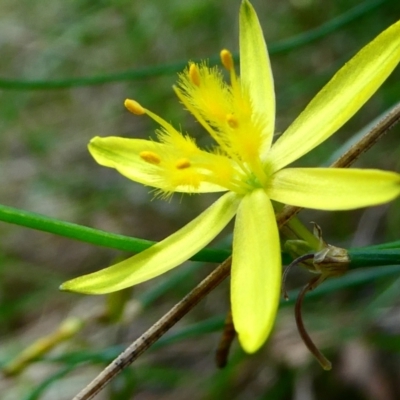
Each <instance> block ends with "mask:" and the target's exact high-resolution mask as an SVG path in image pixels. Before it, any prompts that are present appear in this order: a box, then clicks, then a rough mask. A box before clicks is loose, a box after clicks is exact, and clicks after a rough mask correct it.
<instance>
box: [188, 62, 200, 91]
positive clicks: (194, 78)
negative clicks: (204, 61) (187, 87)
mask: <svg viewBox="0 0 400 400" xmlns="http://www.w3.org/2000/svg"><path fill="white" fill-rule="evenodd" d="M189 78H190V81H191V82H192V83H193V84H194V85H196V86H200V72H199V68H198V67H197V65H196V64H190V67H189Z"/></svg>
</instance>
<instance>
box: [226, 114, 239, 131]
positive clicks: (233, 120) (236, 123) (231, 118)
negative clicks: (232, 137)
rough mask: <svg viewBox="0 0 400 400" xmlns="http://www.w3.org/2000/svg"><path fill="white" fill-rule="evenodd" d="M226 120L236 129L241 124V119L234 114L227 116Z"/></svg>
mask: <svg viewBox="0 0 400 400" xmlns="http://www.w3.org/2000/svg"><path fill="white" fill-rule="evenodd" d="M226 122H227V123H228V125H229V126H230V127H231V128H232V129H236V128H237V127H238V126H239V121H238V119H237V118H236V117H235V116H234V115H233V114H228V115H227V116H226Z"/></svg>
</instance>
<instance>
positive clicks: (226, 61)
mask: <svg viewBox="0 0 400 400" xmlns="http://www.w3.org/2000/svg"><path fill="white" fill-rule="evenodd" d="M220 57H221V63H222V65H223V66H224V67H225V69H226V70H228V71H231V70H232V69H233V66H234V62H233V57H232V53H231V52H230V51H229V50H226V49H223V50H221V53H220Z"/></svg>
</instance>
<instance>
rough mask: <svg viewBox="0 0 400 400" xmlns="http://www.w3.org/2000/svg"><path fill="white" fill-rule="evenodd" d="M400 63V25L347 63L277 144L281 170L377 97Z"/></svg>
mask: <svg viewBox="0 0 400 400" xmlns="http://www.w3.org/2000/svg"><path fill="white" fill-rule="evenodd" d="M399 60H400V21H399V22H397V23H395V24H394V25H392V26H390V27H389V28H388V29H386V30H385V31H383V32H382V33H381V34H380V35H378V36H377V37H376V38H375V39H374V40H373V41H372V42H370V43H369V44H367V45H366V46H365V47H364V48H363V49H361V51H359V52H358V53H357V54H356V55H355V56H354V57H353V58H352V59H351V60H350V61H349V62H348V63H346V64H345V65H344V66H343V67H342V68H341V69H340V70H339V71H338V72H337V73H336V75H335V76H334V77H333V78H332V79H331V80H330V82H328V84H327V85H326V86H325V87H324V88H323V89H322V90H321V91H320V92H319V93H318V94H317V95H316V96H315V97H314V99H313V100H312V101H311V102H310V104H309V105H308V106H307V107H306V109H305V110H304V111H303V112H302V113H301V114H300V115H299V117H298V118H297V119H296V120H295V121H294V122H293V123H292V124H291V125H290V126H289V128H288V129H287V130H286V132H285V133H284V134H283V135H282V136H281V137H280V138H279V139H278V140H277V141H276V143H275V144H274V145H273V147H272V149H271V152H270V154H269V156H268V157H269V160H270V162H271V164H272V168H273V170H275V171H276V170H278V169H281V168H283V167H285V166H286V165H288V164H290V163H291V162H292V161H295V160H297V159H298V158H300V157H301V156H302V155H304V154H306V153H308V152H309V151H310V150H312V149H313V148H314V147H316V146H318V145H319V144H320V143H322V142H323V141H324V140H326V139H327V138H328V137H330V136H331V135H332V134H333V133H335V132H336V131H337V130H338V129H339V128H340V127H341V126H342V125H343V124H344V123H345V122H347V121H348V120H349V119H350V118H351V117H352V116H353V115H354V114H355V113H356V112H357V111H358V110H359V109H360V108H361V106H362V105H363V104H364V103H365V102H366V101H367V100H368V99H369V98H370V97H371V96H372V95H373V94H374V93H375V91H376V90H377V89H378V88H379V86H380V85H381V84H382V83H383V82H384V81H385V80H386V78H387V77H388V76H389V75H390V73H391V72H392V71H393V69H394V68H395V67H396V65H397V64H398V62H399Z"/></svg>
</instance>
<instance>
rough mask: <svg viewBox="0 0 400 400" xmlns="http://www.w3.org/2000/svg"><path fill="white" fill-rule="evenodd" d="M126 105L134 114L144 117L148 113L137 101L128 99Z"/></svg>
mask: <svg viewBox="0 0 400 400" xmlns="http://www.w3.org/2000/svg"><path fill="white" fill-rule="evenodd" d="M124 105H125V107H126V108H127V109H128V111H130V112H131V113H132V114H136V115H143V114H145V113H146V110H145V109H144V108H143V107H142V106H141V105H140V104H139V103H138V102H137V101H135V100H131V99H126V100H125V102H124Z"/></svg>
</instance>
